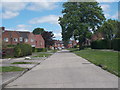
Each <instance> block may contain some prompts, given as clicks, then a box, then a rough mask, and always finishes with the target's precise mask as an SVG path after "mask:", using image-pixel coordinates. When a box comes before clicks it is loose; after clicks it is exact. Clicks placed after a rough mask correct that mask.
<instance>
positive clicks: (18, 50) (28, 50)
mask: <svg viewBox="0 0 120 90" xmlns="http://www.w3.org/2000/svg"><path fill="white" fill-rule="evenodd" d="M31 54H32V47H31V45H29V44H18V45H16V46H15V48H14V56H15V57H22V56H27V55H31Z"/></svg>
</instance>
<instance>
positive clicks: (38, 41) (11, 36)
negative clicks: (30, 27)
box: [2, 28, 45, 48]
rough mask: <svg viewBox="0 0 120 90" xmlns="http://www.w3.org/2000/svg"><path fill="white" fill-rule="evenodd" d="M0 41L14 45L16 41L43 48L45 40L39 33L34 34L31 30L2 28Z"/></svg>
mask: <svg viewBox="0 0 120 90" xmlns="http://www.w3.org/2000/svg"><path fill="white" fill-rule="evenodd" d="M2 41H3V42H4V43H5V44H6V45H16V44H18V43H26V44H30V45H31V46H32V47H35V48H45V41H44V39H43V38H42V36H41V35H34V34H33V33H31V32H22V31H8V30H5V28H2Z"/></svg>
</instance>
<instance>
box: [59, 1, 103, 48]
mask: <svg viewBox="0 0 120 90" xmlns="http://www.w3.org/2000/svg"><path fill="white" fill-rule="evenodd" d="M98 4H99V3H97V2H65V3H64V4H63V8H64V10H63V11H62V13H63V17H60V18H59V24H60V26H61V28H62V39H63V41H64V42H65V41H68V40H69V39H70V38H71V37H73V36H74V38H75V39H77V40H79V49H81V48H82V44H83V43H84V42H85V40H86V38H87V36H88V35H87V34H90V33H91V31H93V32H95V31H96V28H97V27H99V26H100V25H101V24H102V22H103V21H104V20H105V17H104V14H103V11H102V8H101V7H100V6H98Z"/></svg>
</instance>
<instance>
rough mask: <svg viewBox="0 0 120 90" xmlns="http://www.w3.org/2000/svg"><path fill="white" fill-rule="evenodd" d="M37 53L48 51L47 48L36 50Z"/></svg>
mask: <svg viewBox="0 0 120 90" xmlns="http://www.w3.org/2000/svg"><path fill="white" fill-rule="evenodd" d="M35 51H36V52H46V51H47V49H46V48H36V49H35Z"/></svg>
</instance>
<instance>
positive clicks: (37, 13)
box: [0, 0, 118, 39]
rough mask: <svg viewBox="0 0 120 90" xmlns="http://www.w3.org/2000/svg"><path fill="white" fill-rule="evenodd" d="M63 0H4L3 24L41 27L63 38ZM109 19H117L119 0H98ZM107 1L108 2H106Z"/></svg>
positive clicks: (25, 28)
mask: <svg viewBox="0 0 120 90" xmlns="http://www.w3.org/2000/svg"><path fill="white" fill-rule="evenodd" d="M24 1H25V0H24ZM60 1H62V0H52V2H50V0H49V2H48V1H47V0H44V1H43V0H41V2H38V1H36V0H34V2H33V0H32V2H28V1H26V2H23V1H21V0H18V2H15V1H14V0H11V2H8V0H4V2H2V8H1V10H0V13H2V26H4V27H6V29H9V30H19V31H20V30H22V31H33V29H34V28H37V27H40V28H44V29H45V30H47V31H53V33H54V34H55V37H56V39H61V27H60V25H59V24H58V18H59V17H60V16H62V13H61V11H62V9H63V8H62V4H63V2H60ZM98 1H99V2H100V6H101V7H102V9H103V11H104V14H105V17H106V18H107V19H109V18H111V19H117V17H118V2H116V1H118V0H104V2H102V1H103V0H98ZM105 1H106V2H105Z"/></svg>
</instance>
